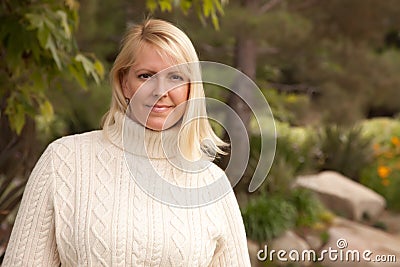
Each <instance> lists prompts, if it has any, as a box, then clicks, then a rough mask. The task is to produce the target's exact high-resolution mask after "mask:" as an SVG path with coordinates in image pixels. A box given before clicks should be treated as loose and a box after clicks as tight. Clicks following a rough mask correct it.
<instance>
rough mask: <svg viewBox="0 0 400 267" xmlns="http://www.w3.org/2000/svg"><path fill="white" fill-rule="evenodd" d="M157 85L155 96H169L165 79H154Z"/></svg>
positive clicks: (154, 90)
mask: <svg viewBox="0 0 400 267" xmlns="http://www.w3.org/2000/svg"><path fill="white" fill-rule="evenodd" d="M154 79H155V83H154V85H153V86H154V88H153V96H156V97H163V96H167V94H168V88H167V83H166V81H165V79H164V78H163V77H154Z"/></svg>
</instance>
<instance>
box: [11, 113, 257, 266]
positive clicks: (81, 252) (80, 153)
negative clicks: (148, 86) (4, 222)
mask: <svg viewBox="0 0 400 267" xmlns="http://www.w3.org/2000/svg"><path fill="white" fill-rule="evenodd" d="M115 119H116V123H115V125H114V126H112V127H111V129H110V131H109V132H108V133H107V135H105V133H104V131H93V132H89V133H84V134H79V135H73V136H68V137H64V138H61V139H59V140H56V141H55V142H53V143H52V144H50V145H49V146H48V148H47V149H46V150H45V152H44V153H43V155H42V156H41V158H40V159H39V161H38V162H37V164H36V166H35V168H34V170H33V171H32V174H31V177H30V178H29V181H28V183H27V186H26V189H25V193H24V196H23V199H22V202H21V206H20V209H19V211H18V215H17V218H16V221H15V225H14V228H13V231H12V234H11V238H10V242H9V244H8V248H7V251H6V254H5V258H4V262H3V267H8V266H12V267H17V266H35V267H37V266H60V264H61V266H174V267H175V266H184V267H186V266H240V267H242V266H250V260H249V255H248V250H247V242H246V235H245V231H244V226H243V221H242V218H241V215H240V211H239V206H238V204H237V201H236V198H235V196H234V193H233V191H232V190H231V191H230V192H229V193H228V194H227V195H225V196H224V197H222V198H221V199H219V200H217V201H215V202H213V203H211V204H208V205H203V206H200V207H190V208H181V207H177V206H171V205H168V204H165V203H162V202H160V201H158V200H157V199H154V198H153V197H152V196H150V195H148V194H147V193H146V192H145V191H143V189H142V187H141V186H139V184H138V183H137V181H138V180H137V179H141V180H143V179H144V180H145V181H146V177H148V174H149V169H148V168H149V167H148V166H147V165H145V164H143V162H144V160H146V159H148V158H150V160H151V163H152V164H151V165H152V166H153V167H154V168H155V169H156V171H157V172H158V173H159V175H160V176H161V177H163V178H164V179H165V180H166V181H168V182H169V183H171V184H174V185H176V186H180V187H187V188H199V187H204V186H205V185H207V184H210V183H212V182H213V181H215V180H217V179H219V178H220V176H221V175H223V172H222V170H220V169H219V168H218V167H217V166H216V165H214V164H212V163H210V164H209V165H208V166H207V167H206V168H204V169H203V170H202V171H201V172H199V173H195V172H184V171H182V170H181V169H179V168H177V167H176V166H174V165H173V164H171V162H170V161H169V160H168V159H167V155H168V157H171V156H172V157H173V158H175V159H177V162H179V160H180V158H179V154H178V146H177V139H178V138H177V136H178V133H179V129H178V128H177V127H175V128H172V129H169V130H166V131H163V132H155V131H151V130H148V129H145V128H144V127H142V126H141V125H139V124H137V123H135V122H133V121H131V120H129V119H127V120H125V119H124V116H123V114H116V115H115ZM124 125H125V127H123V126H124ZM106 136H107V137H106ZM165 151H167V152H165ZM166 154H167V155H166ZM126 155H129V156H127V157H125V156H126ZM224 178H225V179H226V177H225V176H224ZM226 182H228V180H227V179H226ZM151 186H152V188H153V189H154V190H155V191H156V192H158V193H160V194H171V191H170V189H169V188H166V187H165V185H164V184H152V185H151ZM190 197H191V198H202V197H205V196H201V195H197V196H196V195H193V196H190Z"/></svg>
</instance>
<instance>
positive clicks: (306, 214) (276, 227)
mask: <svg viewBox="0 0 400 267" xmlns="http://www.w3.org/2000/svg"><path fill="white" fill-rule="evenodd" d="M324 213H325V210H324V208H323V207H322V205H321V204H320V203H319V202H318V200H317V199H316V198H315V197H314V195H312V194H311V192H309V191H306V190H304V189H293V190H291V191H290V192H288V193H287V194H285V195H283V194H266V195H263V194H261V195H259V196H257V197H255V198H253V199H251V200H250V201H249V203H248V205H247V206H246V207H244V209H243V211H242V215H243V220H244V224H245V227H246V233H247V234H248V236H249V238H251V239H253V240H255V241H258V242H260V243H262V242H265V241H267V240H271V239H273V238H275V237H278V236H279V235H281V234H283V233H284V232H285V231H286V230H289V229H292V228H294V227H312V226H314V225H315V224H317V223H319V222H321V221H322V219H323V215H324Z"/></svg>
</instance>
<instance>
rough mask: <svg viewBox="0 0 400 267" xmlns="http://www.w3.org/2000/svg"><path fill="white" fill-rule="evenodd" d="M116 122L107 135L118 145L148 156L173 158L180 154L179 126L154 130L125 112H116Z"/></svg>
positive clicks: (136, 153)
mask: <svg viewBox="0 0 400 267" xmlns="http://www.w3.org/2000/svg"><path fill="white" fill-rule="evenodd" d="M114 119H115V124H113V125H112V126H110V127H109V129H108V132H107V135H108V137H109V139H110V141H111V142H112V143H113V144H115V145H116V146H118V147H120V148H121V149H123V150H124V151H127V152H129V153H132V154H135V155H138V156H144V157H147V158H153V159H157V158H167V157H168V158H171V157H174V156H176V155H177V154H178V152H179V148H178V135H179V127H178V126H174V127H172V128H170V129H167V130H164V131H153V130H150V129H148V128H146V127H144V126H143V125H141V124H139V123H137V122H135V121H133V120H132V119H130V118H129V117H128V116H125V114H122V113H121V112H116V113H115V115H114Z"/></svg>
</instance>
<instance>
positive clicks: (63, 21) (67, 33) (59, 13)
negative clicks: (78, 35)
mask: <svg viewBox="0 0 400 267" xmlns="http://www.w3.org/2000/svg"><path fill="white" fill-rule="evenodd" d="M56 14H57V16H58V17H59V18H60V19H61V26H62V27H63V29H64V33H65V36H66V37H67V39H70V38H71V30H70V28H69V25H68V19H67V14H66V13H65V12H64V11H62V10H57V12H56Z"/></svg>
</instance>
